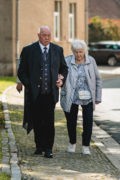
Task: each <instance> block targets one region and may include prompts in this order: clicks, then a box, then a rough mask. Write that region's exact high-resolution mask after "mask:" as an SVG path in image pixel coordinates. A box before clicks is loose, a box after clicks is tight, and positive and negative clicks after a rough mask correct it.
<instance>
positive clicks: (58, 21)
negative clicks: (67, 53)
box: [54, 1, 61, 41]
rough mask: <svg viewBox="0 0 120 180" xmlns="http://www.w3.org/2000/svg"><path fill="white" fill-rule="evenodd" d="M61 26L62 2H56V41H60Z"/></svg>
mask: <svg viewBox="0 0 120 180" xmlns="http://www.w3.org/2000/svg"><path fill="white" fill-rule="evenodd" d="M60 24H61V2H60V1H55V10H54V40H56V41H59V40H60V35H61V32H60Z"/></svg>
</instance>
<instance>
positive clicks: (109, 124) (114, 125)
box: [94, 77, 120, 144]
mask: <svg viewBox="0 0 120 180" xmlns="http://www.w3.org/2000/svg"><path fill="white" fill-rule="evenodd" d="M94 120H95V122H96V124H97V125H99V126H100V127H101V128H102V129H104V130H105V131H106V132H108V134H110V135H111V136H112V138H114V139H115V140H116V141H117V142H118V143H119V144H120V78H119V77H117V78H114V79H107V80H104V81H103V97H102V103H101V104H99V105H97V106H96V111H95V112H94Z"/></svg>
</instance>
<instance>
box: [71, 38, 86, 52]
mask: <svg viewBox="0 0 120 180" xmlns="http://www.w3.org/2000/svg"><path fill="white" fill-rule="evenodd" d="M71 49H72V51H73V52H74V51H75V50H79V49H83V50H84V51H85V54H86V55H87V54H88V47H87V44H86V43H85V41H84V40H79V39H75V40H73V41H72V43H71Z"/></svg>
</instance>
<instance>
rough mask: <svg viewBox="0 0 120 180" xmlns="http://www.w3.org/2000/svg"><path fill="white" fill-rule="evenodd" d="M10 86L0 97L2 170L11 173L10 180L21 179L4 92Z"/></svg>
mask: <svg viewBox="0 0 120 180" xmlns="http://www.w3.org/2000/svg"><path fill="white" fill-rule="evenodd" d="M10 88H11V86H10V87H9V88H7V89H6V90H5V91H4V92H3V94H2V97H1V101H2V105H3V113H4V118H5V130H4V131H3V132H2V153H3V158H2V172H5V173H7V174H9V175H11V180H16V179H17V180H21V170H20V167H19V165H18V157H17V152H18V150H17V146H16V141H15V136H14V134H13V131H12V128H11V121H10V117H9V111H8V106H7V100H6V93H7V91H8V90H9V89H10Z"/></svg>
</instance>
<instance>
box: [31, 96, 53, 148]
mask: <svg viewBox="0 0 120 180" xmlns="http://www.w3.org/2000/svg"><path fill="white" fill-rule="evenodd" d="M33 108H34V109H33V129H34V138H35V143H36V149H40V150H41V149H42V150H43V151H46V150H52V147H53V144H54V136H55V128H54V110H55V103H54V100H53V96H52V94H51V93H49V94H39V96H38V98H37V100H36V102H35V103H34V105H33Z"/></svg>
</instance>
